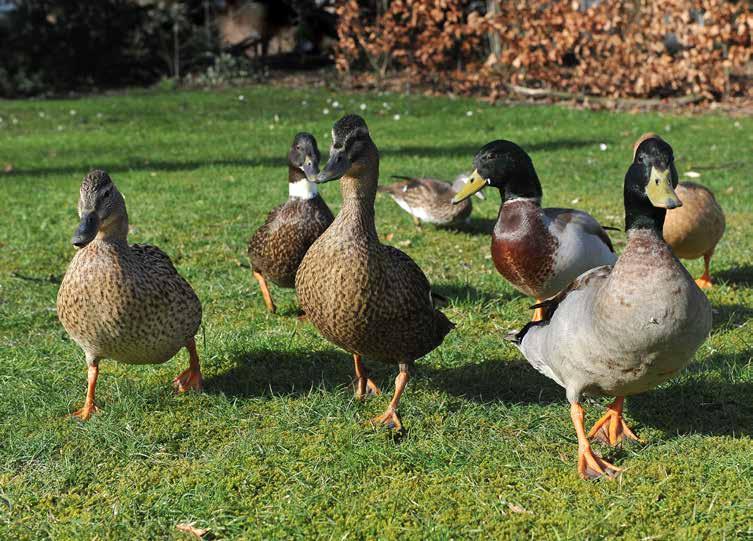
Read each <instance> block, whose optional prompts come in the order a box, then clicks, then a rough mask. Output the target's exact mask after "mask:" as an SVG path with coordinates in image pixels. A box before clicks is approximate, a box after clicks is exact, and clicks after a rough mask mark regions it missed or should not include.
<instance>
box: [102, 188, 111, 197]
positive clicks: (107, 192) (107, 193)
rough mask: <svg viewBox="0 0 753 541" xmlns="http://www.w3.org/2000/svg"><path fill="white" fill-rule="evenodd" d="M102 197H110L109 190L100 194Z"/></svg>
mask: <svg viewBox="0 0 753 541" xmlns="http://www.w3.org/2000/svg"><path fill="white" fill-rule="evenodd" d="M102 197H103V198H105V199H107V198H109V197H110V190H107V191H106V192H105V193H103V194H102Z"/></svg>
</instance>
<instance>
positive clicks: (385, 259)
mask: <svg viewBox="0 0 753 541" xmlns="http://www.w3.org/2000/svg"><path fill="white" fill-rule="evenodd" d="M332 170H338V172H337V173H332V174H330V171H332ZM340 176H342V178H341V180H340V185H341V189H342V195H343V206H342V210H341V211H340V213H339V214H338V215H337V217H336V218H335V221H334V222H333V223H332V225H331V226H330V227H329V229H327V231H325V232H324V234H322V236H321V237H319V239H318V240H317V241H316V242H315V243H314V244H313V245H312V246H311V248H309V251H308V253H307V254H306V256H305V257H304V258H303V262H302V263H301V266H300V268H299V269H298V275H297V276H296V291H297V293H298V298H299V301H300V303H301V307H302V308H303V309H304V310H305V312H306V314H307V316H308V319H309V321H310V322H311V323H313V324H314V326H316V328H317V329H319V331H320V332H321V333H322V335H323V336H324V337H325V338H327V339H328V340H330V341H331V342H332V343H334V344H336V345H338V346H339V347H341V348H343V349H344V350H346V351H348V352H350V353H352V354H354V355H357V356H364V357H365V358H366V359H377V360H379V361H382V362H386V363H395V364H400V366H401V372H403V373H404V374H401V375H400V376H399V377H398V382H397V385H396V394H395V398H393V402H392V403H391V405H390V408H388V411H387V412H386V413H385V416H383V417H382V418H380V419H379V422H384V423H386V424H390V425H391V426H398V427H399V419H398V418H397V416H396V411H395V410H396V407H397V402H398V401H399V397H400V393H402V389H403V388H404V386H405V383H407V371H408V369H409V367H410V365H411V364H412V363H413V361H415V360H416V359H418V358H420V357H422V356H423V355H426V354H427V353H429V352H430V351H432V350H433V349H434V348H436V347H437V346H438V345H439V344H441V343H442V340H443V339H444V337H445V335H447V333H448V332H449V331H450V330H451V329H452V328H453V324H452V323H451V322H450V321H449V320H448V319H447V317H446V316H445V315H444V314H443V313H442V312H440V311H439V310H438V309H437V308H436V307H435V306H434V302H433V298H432V294H431V287H430V285H429V281H428V280H427V279H426V276H425V275H424V273H423V272H422V271H421V269H420V268H419V267H418V265H416V264H415V263H414V262H413V260H412V259H411V258H410V257H408V256H407V255H406V254H404V253H403V252H401V251H400V250H398V249H396V248H393V247H391V246H385V245H383V244H381V243H380V242H379V238H378V236H377V232H376V226H375V224H374V199H375V196H376V188H377V179H378V177H379V156H378V152H377V149H376V146H375V145H374V143H373V142H372V141H371V138H370V136H369V134H368V129H367V128H366V124H365V123H364V122H363V120H362V119H360V117H355V116H350V117H344V118H343V119H341V120H340V121H338V123H336V124H335V128H334V129H333V148H332V150H331V151H330V160H329V163H328V164H327V167H325V170H324V171H322V173H321V174H320V177H319V178H324V179H325V180H330V179H332V178H339V177H340Z"/></svg>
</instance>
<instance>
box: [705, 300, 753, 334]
mask: <svg viewBox="0 0 753 541" xmlns="http://www.w3.org/2000/svg"><path fill="white" fill-rule="evenodd" d="M713 308H714V314H713V317H712V319H713V326H712V332H716V331H728V330H732V329H735V328H737V327H741V326H742V325H744V324H745V323H747V322H748V321H750V320H751V319H753V308H751V307H749V306H745V305H742V304H720V305H717V306H714V307H713Z"/></svg>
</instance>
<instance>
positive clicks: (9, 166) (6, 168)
mask: <svg viewBox="0 0 753 541" xmlns="http://www.w3.org/2000/svg"><path fill="white" fill-rule="evenodd" d="M3 171H4V172H6V173H11V172H12V171H13V164H12V163H6V164H5V165H4V166H3Z"/></svg>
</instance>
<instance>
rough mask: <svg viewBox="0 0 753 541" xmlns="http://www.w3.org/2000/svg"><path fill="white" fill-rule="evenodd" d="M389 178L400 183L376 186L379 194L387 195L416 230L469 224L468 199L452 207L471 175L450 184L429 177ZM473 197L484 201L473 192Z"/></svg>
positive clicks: (394, 176) (470, 204)
mask: <svg viewBox="0 0 753 541" xmlns="http://www.w3.org/2000/svg"><path fill="white" fill-rule="evenodd" d="M392 178H394V179H399V180H400V182H394V183H392V184H388V185H387V186H379V188H378V191H380V192H384V193H386V194H388V195H389V196H390V197H391V198H392V199H393V200H394V201H395V203H397V204H398V206H399V207H400V208H401V209H403V210H404V211H405V212H407V213H408V214H410V215H411V216H412V217H413V223H414V224H415V225H416V227H421V223H422V222H426V223H430V224H434V225H439V226H451V225H458V224H462V223H468V222H469V221H470V219H471V218H470V216H471V211H472V210H473V205H472V203H471V200H470V199H466V200H464V201H462V202H461V203H459V204H457V205H453V204H452V198H453V197H454V196H455V194H457V193H458V192H459V191H460V190H461V189H462V188H463V186H465V185H466V184H467V183H468V181H469V180H470V176H468V175H466V174H461V175H458V176H457V177H456V178H455V181H454V182H453V183H452V184H450V183H448V182H445V181H443V180H438V179H435V178H429V177H408V176H402V175H393V176H392ZM475 195H476V196H477V197H478V198H479V199H482V200H483V199H484V195H483V193H482V192H476V194H475Z"/></svg>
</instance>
